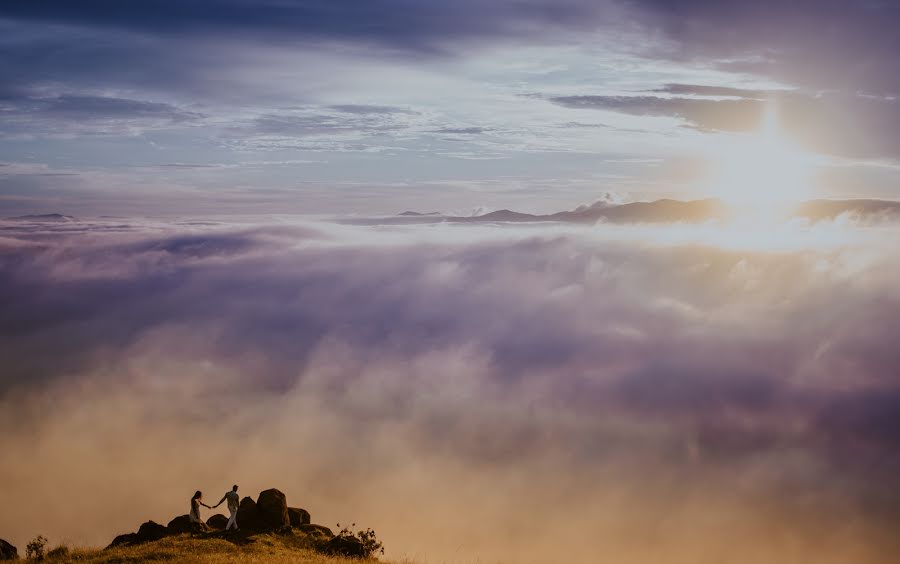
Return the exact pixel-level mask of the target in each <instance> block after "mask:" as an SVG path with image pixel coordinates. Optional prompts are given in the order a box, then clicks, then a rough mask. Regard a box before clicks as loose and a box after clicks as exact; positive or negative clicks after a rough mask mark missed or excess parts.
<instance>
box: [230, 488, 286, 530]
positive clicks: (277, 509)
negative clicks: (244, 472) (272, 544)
mask: <svg viewBox="0 0 900 564" xmlns="http://www.w3.org/2000/svg"><path fill="white" fill-rule="evenodd" d="M256 508H257V510H258V511H259V519H260V521H261V522H262V524H263V526H264V528H265V529H266V530H272V531H277V530H282V529H285V528H290V526H291V519H290V517H289V516H288V508H287V497H285V495H284V494H283V493H281V492H280V491H279V490H276V489H274V488H273V489H269V490H266V491H264V492H262V493H260V494H259V497H258V498H257V500H256ZM238 523H241V519H240V517H238Z"/></svg>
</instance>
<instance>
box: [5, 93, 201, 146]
mask: <svg viewBox="0 0 900 564" xmlns="http://www.w3.org/2000/svg"><path fill="white" fill-rule="evenodd" d="M7 103H8V107H7V108H6V111H5V112H4V114H5V116H6V119H7V121H6V125H5V127H4V129H3V132H2V133H3V134H4V135H6V136H12V137H17V136H34V135H50V136H53V135H75V134H79V135H81V134H103V135H123V134H125V135H128V134H133V133H134V132H136V131H144V130H146V129H158V128H163V127H175V126H180V125H184V124H186V123H188V122H196V121H198V120H199V119H200V118H202V117H203V116H202V114H199V113H197V112H191V111H186V110H182V109H180V108H177V107H175V106H173V105H171V104H164V103H160V102H148V101H144V100H132V99H128V98H115V97H109V96H83V95H71V94H65V95H60V96H54V97H47V98H35V97H24V98H20V99H17V100H14V101H13V100H10V101H8V102H7Z"/></svg>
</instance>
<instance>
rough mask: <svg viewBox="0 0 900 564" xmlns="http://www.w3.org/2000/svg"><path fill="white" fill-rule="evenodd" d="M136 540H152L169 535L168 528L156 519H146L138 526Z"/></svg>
mask: <svg viewBox="0 0 900 564" xmlns="http://www.w3.org/2000/svg"><path fill="white" fill-rule="evenodd" d="M135 535H136V536H137V542H153V541H158V540H159V539H161V538H163V537H166V536H168V535H169V529H168V528H167V527H164V526H163V525H160V524H159V523H157V522H156V521H147V522H146V523H144V524H143V525H141V526H140V527H139V528H138V531H137V533H135Z"/></svg>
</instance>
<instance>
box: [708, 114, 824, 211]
mask: <svg viewBox="0 0 900 564" xmlns="http://www.w3.org/2000/svg"><path fill="white" fill-rule="evenodd" d="M710 159H711V161H712V163H713V174H712V175H711V177H710V186H709V187H708V192H709V193H710V194H711V195H712V196H714V197H717V198H721V199H722V200H724V201H726V202H728V203H731V204H734V205H735V206H737V207H738V208H740V209H742V210H744V211H752V210H753V209H763V208H765V209H767V210H768V211H770V212H771V211H772V208H773V207H779V206H784V205H788V204H790V203H793V202H797V201H800V200H803V199H806V198H808V197H810V195H811V193H812V175H813V169H814V165H815V161H814V158H813V155H811V154H809V153H807V152H806V151H804V150H802V149H801V148H800V147H798V146H796V145H795V144H794V143H792V142H791V141H790V140H789V139H787V138H786V137H785V136H784V133H783V132H782V130H781V127H780V124H779V119H778V108H777V106H776V104H775V102H769V103H768V104H767V106H766V110H765V113H764V118H763V121H762V123H761V125H760V127H759V129H758V130H757V131H755V132H753V133H752V134H749V135H740V136H734V137H732V138H731V139H729V140H727V141H723V140H721V139H720V140H718V141H717V142H716V146H715V147H712V148H711V149H710Z"/></svg>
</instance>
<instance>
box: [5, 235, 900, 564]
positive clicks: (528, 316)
mask: <svg viewBox="0 0 900 564" xmlns="http://www.w3.org/2000/svg"><path fill="white" fill-rule="evenodd" d="M678 229H682V230H685V229H686V230H687V231H678ZM704 229H707V228H697V230H696V231H695V230H693V228H685V227H682V228H677V227H664V228H660V229H655V228H654V229H643V228H642V229H638V228H633V229H632V228H622V227H619V228H609V229H605V228H577V227H561V226H556V227H550V226H540V227H534V228H515V229H514V228H497V227H479V226H472V225H466V226H459V225H457V226H447V225H443V226H421V225H420V226H390V227H388V226H382V227H353V226H335V225H330V224H325V223H318V224H310V223H294V222H289V221H285V222H282V223H279V224H274V225H273V224H271V223H269V224H266V225H261V224H258V223H255V222H253V221H250V220H247V221H244V222H241V223H229V224H224V223H219V222H204V221H185V222H181V223H176V224H173V223H156V224H153V223H146V222H144V223H134V222H131V221H127V220H123V221H117V222H112V221H102V222H94V223H82V222H75V223H71V222H70V223H65V224H54V225H52V226H47V225H36V224H28V223H23V222H16V223H14V224H12V223H10V224H6V225H4V232H3V233H4V235H2V239H0V241H2V243H0V244H2V247H0V249H2V251H0V295H2V296H3V301H4V303H6V304H8V306H7V307H4V308H3V309H2V314H0V331H2V333H3V339H2V345H0V362H2V364H3V366H4V370H3V373H2V374H3V377H2V380H0V402H2V409H0V414H2V415H0V423H2V425H3V428H4V429H6V430H7V432H5V433H4V435H3V437H2V438H0V450H2V451H3V452H7V453H13V454H14V455H13V456H12V457H11V458H8V459H7V460H5V462H4V464H3V465H2V467H0V495H2V496H3V498H4V499H5V500H6V502H5V503H6V507H9V508H15V511H4V512H3V513H2V515H0V530H2V531H4V535H7V536H11V537H12V538H13V540H15V541H17V542H18V543H19V544H22V543H23V542H24V541H26V540H27V539H28V538H30V536H33V535H35V534H38V533H39V532H40V533H43V534H46V535H49V536H51V538H52V539H53V540H58V539H66V538H67V539H69V540H72V541H75V542H95V543H101V542H104V541H106V540H108V539H109V538H111V537H112V536H113V534H115V533H118V532H121V531H123V530H126V529H129V528H134V525H135V524H136V523H138V522H139V521H142V520H144V519H147V518H154V519H157V520H163V519H167V518H169V517H171V516H173V515H174V514H176V513H181V512H183V509H184V508H183V507H182V505H185V503H182V502H183V501H184V499H186V498H187V495H189V493H190V492H193V490H194V489H197V488H198V487H199V488H201V489H204V490H205V491H207V492H208V493H210V494H212V495H216V494H218V489H222V488H225V487H227V486H228V485H230V484H231V483H233V482H234V481H238V482H240V483H241V484H242V486H243V487H244V488H245V491H247V493H251V492H252V491H254V490H258V489H261V488H263V487H267V486H270V485H276V486H280V487H283V488H285V489H286V490H287V492H288V495H289V497H290V498H291V499H292V500H296V502H297V503H298V504H301V505H305V506H307V508H308V509H309V510H310V511H312V512H313V515H314V517H315V518H317V519H318V520H321V521H323V522H325V524H333V522H334V521H339V520H341V521H342V520H345V519H354V520H356V521H357V522H358V523H363V524H365V525H371V526H374V527H375V528H376V530H378V531H379V533H380V536H384V538H385V540H386V541H387V543H388V546H389V548H392V549H393V550H394V554H395V555H396V554H407V555H411V556H414V557H417V558H419V559H421V560H425V561H436V562H443V561H460V562H463V561H471V560H473V559H475V558H480V559H482V560H484V559H491V560H495V559H505V560H512V561H520V562H531V561H533V562H545V561H548V560H566V561H574V562H579V561H581V562H594V561H596V560H597V558H598V557H607V558H613V557H615V558H616V559H617V560H618V561H621V562H654V561H657V562H658V561H659V560H660V558H663V555H664V558H665V560H666V561H669V562H696V561H698V559H699V560H711V559H715V560H721V561H726V562H758V561H760V560H768V561H785V560H791V559H799V560H813V559H815V560H817V561H821V562H846V561H848V560H851V561H866V562H889V561H891V560H892V558H894V557H895V556H896V554H897V552H896V551H897V550H898V548H900V547H898V546H897V545H896V541H894V540H891V539H892V538H893V537H892V536H891V534H890V533H891V532H892V531H893V530H894V529H893V528H894V527H895V524H896V519H897V517H898V510H897V508H898V501H900V500H898V499H897V495H896V492H897V491H898V490H897V478H896V476H897V475H898V474H897V470H898V469H900V459H898V458H897V454H896V453H897V452H898V446H900V444H898V443H900V436H898V435H897V433H896V432H895V430H896V428H897V423H898V421H897V413H898V411H897V406H898V405H900V381H898V380H897V377H896V375H897V374H898V368H900V357H898V355H897V353H896V347H895V346H894V343H893V339H892V335H895V334H896V333H897V330H898V329H900V328H898V327H897V319H900V315H898V314H900V311H897V309H898V303H900V302H898V301H897V295H896V290H895V289H896V288H897V287H898V286H897V282H898V280H897V274H896V273H897V272H900V269H898V268H897V266H898V265H897V249H896V248H895V247H894V246H893V245H892V244H890V243H885V241H889V240H892V239H891V238H890V237H886V236H885V234H886V233H887V232H889V231H891V230H893V229H895V228H894V227H880V228H871V229H862V230H857V229H853V228H850V227H839V226H833V225H827V226H826V225H822V226H820V227H818V228H817V229H822V230H825V232H823V233H821V234H816V236H814V237H811V238H810V240H814V241H819V242H821V241H832V242H833V243H831V244H828V245H820V246H810V245H801V246H799V247H797V248H793V249H782V250H765V249H758V248H754V247H752V246H751V247H746V246H733V247H721V246H719V247H715V246H711V245H708V244H705V243H704V240H705V238H706V237H707V236H708V233H707V232H706V231H704ZM831 230H836V231H831ZM679 233H681V234H680V235H679ZM685 233H686V235H685ZM834 233H838V234H839V235H841V236H840V237H837V238H835V237H828V236H827V235H829V234H831V235H834ZM717 240H719V241H724V240H725V238H717ZM412 241H415V243H413V242H412ZM659 241H669V242H667V243H660V242H659ZM878 241H880V243H879V242H878ZM210 490H212V491H210ZM186 492H187V494H186ZM31 508H39V510H33V509H31ZM85 510H89V515H90V518H89V519H85V517H84V511H85Z"/></svg>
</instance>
